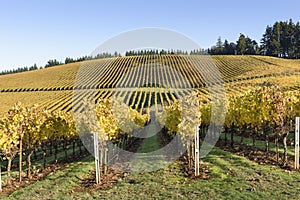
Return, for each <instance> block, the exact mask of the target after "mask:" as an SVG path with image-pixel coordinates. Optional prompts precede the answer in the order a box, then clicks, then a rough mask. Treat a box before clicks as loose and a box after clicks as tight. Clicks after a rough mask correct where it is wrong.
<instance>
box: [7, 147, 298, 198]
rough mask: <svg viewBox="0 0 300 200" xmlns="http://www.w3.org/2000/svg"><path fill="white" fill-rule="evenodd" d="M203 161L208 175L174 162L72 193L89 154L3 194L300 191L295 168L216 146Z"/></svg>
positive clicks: (254, 194)
mask: <svg viewBox="0 0 300 200" xmlns="http://www.w3.org/2000/svg"><path fill="white" fill-rule="evenodd" d="M145 144H146V143H145ZM144 148H146V147H144ZM204 165H208V166H209V171H210V179H209V180H190V179H189V178H187V177H185V176H184V175H183V173H182V169H181V165H179V164H178V163H177V162H175V163H173V164H171V165H170V166H168V167H167V168H165V169H161V170H158V171H155V172H149V173H142V174H130V175H128V176H127V177H125V178H123V179H119V180H118V182H117V183H116V184H115V185H114V186H113V187H112V188H110V189H107V190H90V191H88V190H87V191H83V192H74V191H76V190H75V189H76V187H77V183H78V182H79V181H80V179H82V178H84V177H85V176H87V174H88V173H89V171H90V170H92V169H93V166H94V163H93V160H92V157H88V158H85V159H84V160H82V161H81V162H76V163H72V164H70V165H69V167H67V168H65V169H63V170H61V171H59V172H57V173H55V174H52V175H49V176H48V177H47V178H46V179H45V180H41V181H38V182H36V183H34V184H32V185H30V186H28V187H26V188H24V189H21V190H19V191H15V192H14V193H13V194H12V195H11V196H10V197H9V198H7V199H44V200H46V199H202V198H204V199H263V198H265V199H298V197H299V196H300V173H297V172H285V171H284V170H282V169H279V168H278V167H275V166H260V165H258V164H256V163H254V162H251V161H249V160H247V159H246V158H244V157H241V156H236V155H234V154H231V153H229V152H225V151H222V150H220V149H218V148H215V149H213V150H212V152H211V153H210V154H209V155H208V156H207V157H206V158H205V159H204Z"/></svg>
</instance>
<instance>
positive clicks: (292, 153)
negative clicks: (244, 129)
mask: <svg viewBox="0 0 300 200" xmlns="http://www.w3.org/2000/svg"><path fill="white" fill-rule="evenodd" d="M220 138H221V139H223V140H224V138H225V135H224V134H221V136H220ZM230 141H231V140H230V134H227V143H228V144H230ZM233 141H234V142H235V143H238V144H240V141H241V136H237V135H234V137H233ZM242 144H246V145H249V146H252V144H253V140H252V138H247V137H244V138H243V142H242ZM256 147H257V148H258V149H260V150H265V148H266V144H265V141H262V140H256ZM269 150H270V151H273V152H276V148H275V143H274V142H272V141H270V142H269ZM278 152H279V153H283V145H282V143H279V145H278ZM288 155H289V156H295V149H294V146H288Z"/></svg>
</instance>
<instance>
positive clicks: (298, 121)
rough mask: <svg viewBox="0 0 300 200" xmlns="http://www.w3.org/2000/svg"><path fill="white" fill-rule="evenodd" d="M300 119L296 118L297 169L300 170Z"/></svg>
mask: <svg viewBox="0 0 300 200" xmlns="http://www.w3.org/2000/svg"><path fill="white" fill-rule="evenodd" d="M299 129H300V117H296V124H295V169H299V134H300V130H299Z"/></svg>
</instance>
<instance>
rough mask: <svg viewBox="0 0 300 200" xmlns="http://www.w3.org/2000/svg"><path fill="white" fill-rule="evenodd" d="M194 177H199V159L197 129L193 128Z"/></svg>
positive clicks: (196, 127)
mask: <svg viewBox="0 0 300 200" xmlns="http://www.w3.org/2000/svg"><path fill="white" fill-rule="evenodd" d="M194 146H195V154H194V155H195V176H199V174H200V172H199V169H200V157H199V127H198V125H196V126H195V145H194Z"/></svg>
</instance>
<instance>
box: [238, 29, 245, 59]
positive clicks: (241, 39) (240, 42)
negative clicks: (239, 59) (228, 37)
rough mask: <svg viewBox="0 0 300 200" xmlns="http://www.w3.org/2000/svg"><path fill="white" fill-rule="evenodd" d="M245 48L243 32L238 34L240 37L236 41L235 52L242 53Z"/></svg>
mask: <svg viewBox="0 0 300 200" xmlns="http://www.w3.org/2000/svg"><path fill="white" fill-rule="evenodd" d="M245 50H246V37H245V35H244V34H242V33H241V34H240V37H239V39H238V41H237V53H238V54H240V55H244V54H245Z"/></svg>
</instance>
